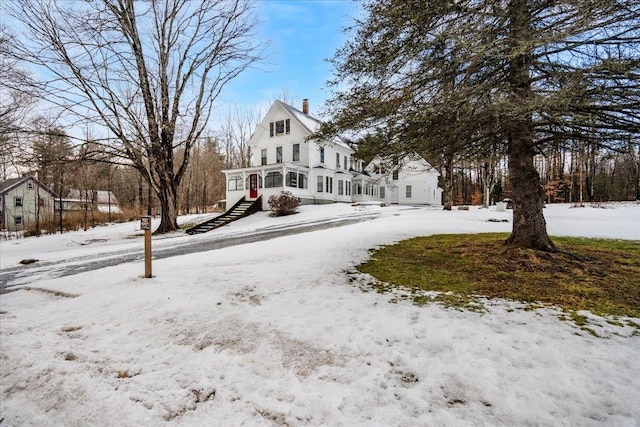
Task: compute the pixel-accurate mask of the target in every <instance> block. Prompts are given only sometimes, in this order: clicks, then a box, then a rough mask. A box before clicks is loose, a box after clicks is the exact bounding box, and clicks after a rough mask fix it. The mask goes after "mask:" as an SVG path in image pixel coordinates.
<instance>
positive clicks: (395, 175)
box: [391, 169, 398, 181]
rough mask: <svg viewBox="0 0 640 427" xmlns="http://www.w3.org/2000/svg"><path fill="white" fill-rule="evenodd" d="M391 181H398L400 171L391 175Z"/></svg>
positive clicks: (395, 171)
mask: <svg viewBox="0 0 640 427" xmlns="http://www.w3.org/2000/svg"><path fill="white" fill-rule="evenodd" d="M391 179H393V180H394V181H397V180H398V169H396V170H394V171H393V174H392V175H391Z"/></svg>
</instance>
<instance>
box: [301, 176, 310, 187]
mask: <svg viewBox="0 0 640 427" xmlns="http://www.w3.org/2000/svg"><path fill="white" fill-rule="evenodd" d="M307 181H308V179H307V175H305V174H303V173H299V174H298V188H307V187H309V184H308V183H307Z"/></svg>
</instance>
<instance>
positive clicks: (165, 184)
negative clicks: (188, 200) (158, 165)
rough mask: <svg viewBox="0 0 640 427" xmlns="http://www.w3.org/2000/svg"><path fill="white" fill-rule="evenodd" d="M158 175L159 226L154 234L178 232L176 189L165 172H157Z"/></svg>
mask: <svg viewBox="0 0 640 427" xmlns="http://www.w3.org/2000/svg"><path fill="white" fill-rule="evenodd" d="M157 172H158V173H161V174H162V175H160V186H159V190H158V191H157V194H158V199H160V212H161V213H160V225H159V226H158V228H157V229H156V230H155V231H154V234H161V233H167V232H170V231H176V230H179V227H178V221H177V218H178V187H177V185H176V184H175V183H174V180H173V179H172V178H171V177H170V176H169V174H168V173H166V171H160V170H158V171H157Z"/></svg>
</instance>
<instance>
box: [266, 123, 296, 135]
mask: <svg viewBox="0 0 640 427" xmlns="http://www.w3.org/2000/svg"><path fill="white" fill-rule="evenodd" d="M285 133H287V134H288V133H291V120H289V119H286V120H278V121H275V122H271V123H269V136H271V137H272V136H274V135H282V134H285Z"/></svg>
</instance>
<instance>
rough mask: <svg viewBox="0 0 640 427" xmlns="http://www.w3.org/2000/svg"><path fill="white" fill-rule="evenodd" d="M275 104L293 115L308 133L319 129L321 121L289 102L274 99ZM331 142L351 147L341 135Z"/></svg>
mask: <svg viewBox="0 0 640 427" xmlns="http://www.w3.org/2000/svg"><path fill="white" fill-rule="evenodd" d="M275 103H276V104H279V105H280V106H281V107H282V108H284V109H285V110H286V111H287V112H288V113H289V114H290V115H291V116H293V118H294V119H296V120H297V121H298V123H300V124H301V125H302V127H304V128H305V129H306V130H307V132H309V134H312V133H315V132H316V131H318V129H320V126H321V125H322V121H321V120H318V119H316V118H315V117H313V116H311V115H309V114H305V113H304V112H302V111H300V110H298V109H297V108H295V107H293V106H291V105H289V104H285V103H284V102H282V101H280V100H276V102H275ZM332 142H333V143H339V144H341V145H344V146H345V147H347V148H350V149H351V147H350V146H349V144H347V143H346V141H344V139H342V138H341V137H337V138H336V140H335V141H332Z"/></svg>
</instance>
